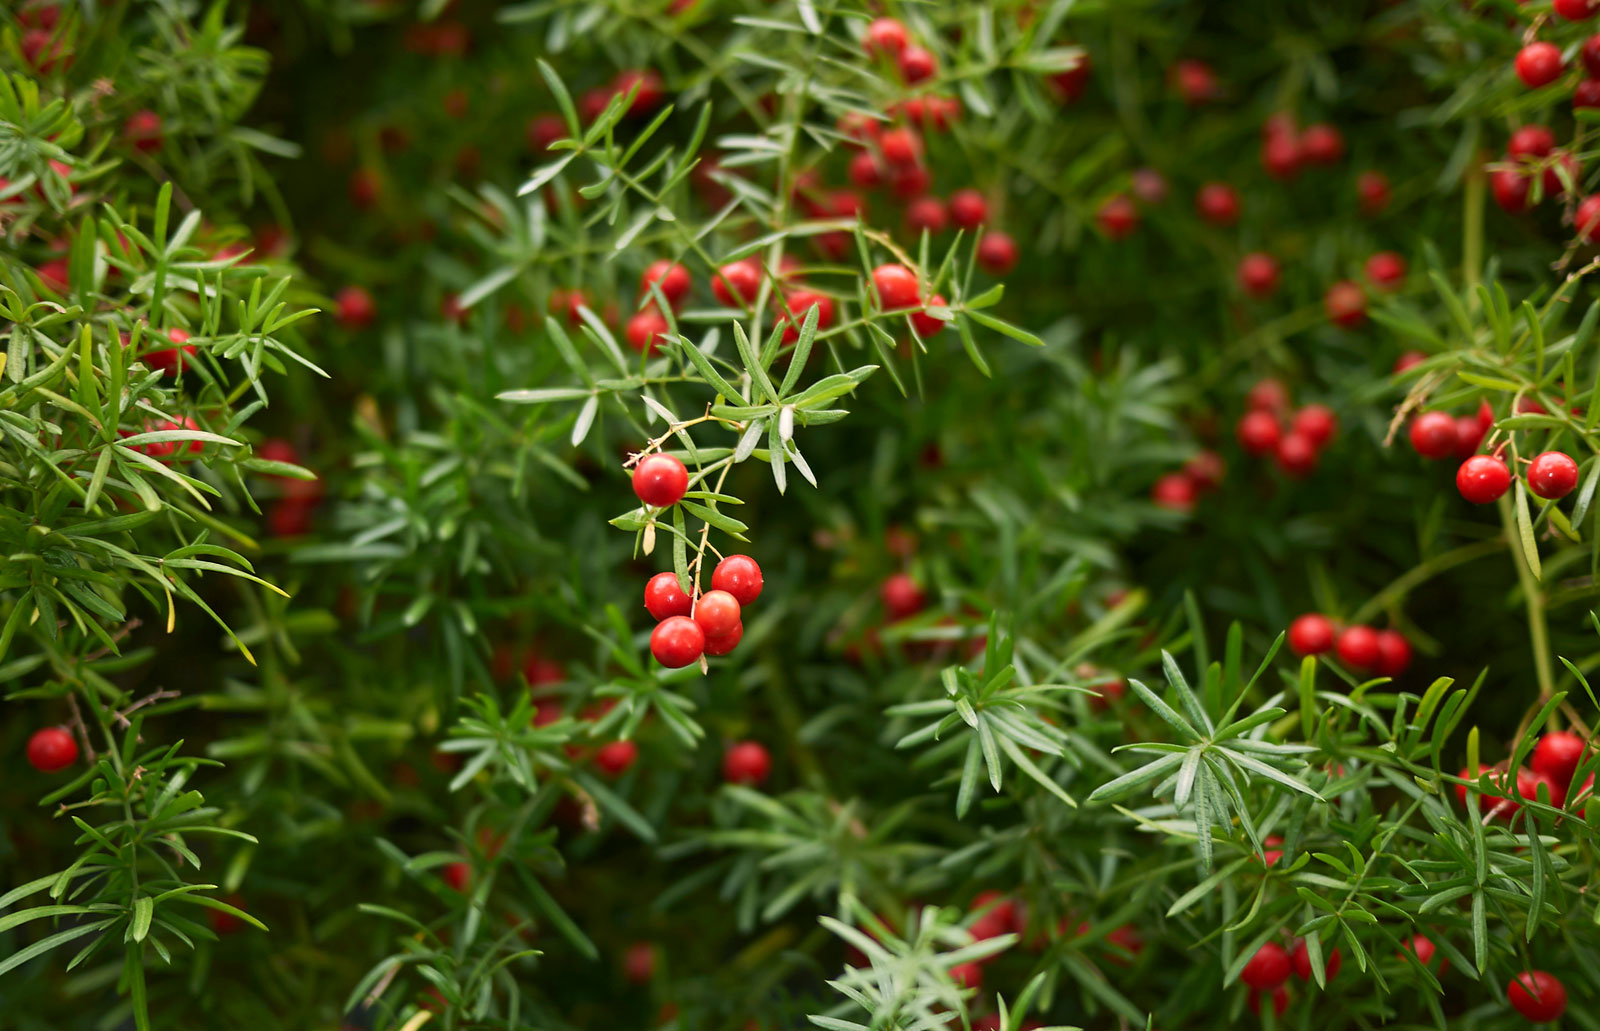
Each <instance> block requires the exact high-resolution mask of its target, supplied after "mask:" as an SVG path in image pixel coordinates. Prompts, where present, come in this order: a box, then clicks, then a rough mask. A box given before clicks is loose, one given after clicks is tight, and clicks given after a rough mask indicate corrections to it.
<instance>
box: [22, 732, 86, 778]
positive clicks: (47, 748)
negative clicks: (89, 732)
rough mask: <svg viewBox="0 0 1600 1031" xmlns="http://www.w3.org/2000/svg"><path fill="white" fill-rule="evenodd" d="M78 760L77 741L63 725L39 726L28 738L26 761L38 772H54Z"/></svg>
mask: <svg viewBox="0 0 1600 1031" xmlns="http://www.w3.org/2000/svg"><path fill="white" fill-rule="evenodd" d="M77 761H78V742H77V741H76V740H74V739H73V737H72V734H71V733H69V732H68V731H67V729H66V728H65V727H41V728H40V729H38V730H36V731H34V732H33V736H32V737H30V738H28V762H29V764H30V765H32V766H33V768H34V769H36V770H38V771H39V772H40V773H56V772H58V771H60V770H64V769H66V768H67V767H68V766H71V765H72V764H73V763H75V762H77Z"/></svg>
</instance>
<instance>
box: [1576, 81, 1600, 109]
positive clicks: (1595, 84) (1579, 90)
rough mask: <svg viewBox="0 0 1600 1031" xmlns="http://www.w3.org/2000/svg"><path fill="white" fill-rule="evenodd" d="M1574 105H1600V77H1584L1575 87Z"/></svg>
mask: <svg viewBox="0 0 1600 1031" xmlns="http://www.w3.org/2000/svg"><path fill="white" fill-rule="evenodd" d="M1572 106H1573V108H1574V109H1577V108H1581V107H1600V79H1584V80H1583V81H1582V82H1580V83H1578V85H1577V86H1575V87H1573V90H1572Z"/></svg>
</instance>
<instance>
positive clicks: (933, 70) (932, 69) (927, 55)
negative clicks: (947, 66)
mask: <svg viewBox="0 0 1600 1031" xmlns="http://www.w3.org/2000/svg"><path fill="white" fill-rule="evenodd" d="M938 71H939V59H938V58H937V57H934V56H933V52H932V51H930V50H928V49H927V48H925V47H919V46H915V45H913V46H908V47H906V48H905V49H904V50H901V51H900V77H901V78H902V79H904V80H905V81H906V82H908V83H911V84H916V83H919V82H926V81H927V80H929V79H931V78H933V77H934V75H935V74H937V73H938Z"/></svg>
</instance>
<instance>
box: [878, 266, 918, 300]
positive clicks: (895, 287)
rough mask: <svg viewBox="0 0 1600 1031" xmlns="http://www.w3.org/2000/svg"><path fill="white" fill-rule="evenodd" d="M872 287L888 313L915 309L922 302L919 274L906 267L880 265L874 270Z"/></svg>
mask: <svg viewBox="0 0 1600 1031" xmlns="http://www.w3.org/2000/svg"><path fill="white" fill-rule="evenodd" d="M872 285H873V287H874V288H875V289H876V290H877V291H878V301H879V302H880V303H881V304H882V305H883V307H884V309H885V310H887V311H897V310H899V309H901V308H915V307H917V305H918V304H919V303H920V302H921V292H920V288H919V286H918V284H917V274H916V273H915V272H912V271H911V270H910V269H908V268H906V267H905V266H904V265H879V266H878V267H877V268H875V269H873V270H872Z"/></svg>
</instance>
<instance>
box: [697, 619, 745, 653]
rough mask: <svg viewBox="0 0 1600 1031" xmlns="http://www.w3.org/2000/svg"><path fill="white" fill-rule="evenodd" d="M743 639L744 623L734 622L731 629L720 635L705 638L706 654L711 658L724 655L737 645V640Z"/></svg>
mask: <svg viewBox="0 0 1600 1031" xmlns="http://www.w3.org/2000/svg"><path fill="white" fill-rule="evenodd" d="M742 640H744V624H743V623H735V624H734V625H733V629H732V630H729V631H728V632H727V633H725V634H723V635H722V636H721V637H708V638H706V654H707V655H709V656H711V657H712V658H717V657H718V656H722V655H726V654H728V653H729V652H731V651H733V650H734V649H735V648H737V647H739V642H740V641H742Z"/></svg>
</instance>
